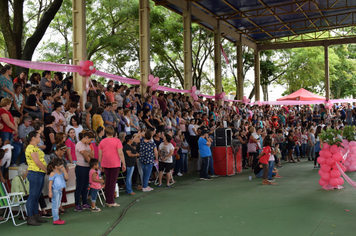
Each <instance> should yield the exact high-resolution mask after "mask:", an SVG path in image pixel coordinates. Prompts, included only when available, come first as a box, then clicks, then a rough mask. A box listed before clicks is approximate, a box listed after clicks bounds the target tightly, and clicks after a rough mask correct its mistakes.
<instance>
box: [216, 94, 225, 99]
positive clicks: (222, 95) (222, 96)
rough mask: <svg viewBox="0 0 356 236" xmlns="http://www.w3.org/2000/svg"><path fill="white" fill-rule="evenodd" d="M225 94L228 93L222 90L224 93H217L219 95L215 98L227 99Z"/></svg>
mask: <svg viewBox="0 0 356 236" xmlns="http://www.w3.org/2000/svg"><path fill="white" fill-rule="evenodd" d="M225 95H226V93H225V92H222V93H220V94H217V95H216V96H215V99H216V100H224V99H225Z"/></svg>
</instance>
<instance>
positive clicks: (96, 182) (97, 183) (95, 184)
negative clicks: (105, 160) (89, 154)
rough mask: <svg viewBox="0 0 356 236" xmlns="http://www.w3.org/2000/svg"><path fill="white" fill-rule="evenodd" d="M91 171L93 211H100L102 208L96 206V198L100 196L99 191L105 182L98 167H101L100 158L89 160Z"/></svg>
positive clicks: (90, 182)
mask: <svg viewBox="0 0 356 236" xmlns="http://www.w3.org/2000/svg"><path fill="white" fill-rule="evenodd" d="M89 165H90V171H89V184H90V193H91V194H90V195H91V211H92V212H99V211H101V210H100V208H98V207H96V206H95V203H96V198H97V196H98V191H99V190H100V189H101V184H103V183H104V180H103V179H100V177H99V173H98V171H97V169H99V161H98V159H95V158H92V159H90V161H89Z"/></svg>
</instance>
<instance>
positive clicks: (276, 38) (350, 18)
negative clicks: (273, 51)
mask: <svg viewBox="0 0 356 236" xmlns="http://www.w3.org/2000/svg"><path fill="white" fill-rule="evenodd" d="M153 1H154V2H155V4H156V5H162V6H164V7H166V8H168V9H170V10H172V11H174V12H176V13H178V14H181V15H182V14H183V8H184V4H185V3H186V1H185V0H153ZM187 1H188V2H191V4H192V21H193V22H196V23H198V24H200V25H202V26H204V27H206V28H208V29H209V30H212V31H213V30H214V22H216V21H217V20H219V22H220V26H223V27H224V28H225V30H224V29H222V32H224V35H223V36H224V37H225V38H227V39H228V40H230V41H232V42H236V38H237V37H234V36H233V33H238V34H241V35H242V36H243V37H244V39H243V40H244V43H245V44H246V45H248V41H250V42H253V44H271V43H288V42H305V41H308V40H320V39H338V38H348V37H355V35H354V34H353V29H354V27H355V21H356V0H187ZM310 33H314V34H310ZM247 40H248V41H247Z"/></svg>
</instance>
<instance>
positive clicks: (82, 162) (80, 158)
mask: <svg viewBox="0 0 356 236" xmlns="http://www.w3.org/2000/svg"><path fill="white" fill-rule="evenodd" d="M84 150H86V151H90V147H89V145H86V144H84V143H82V142H81V141H79V142H78V143H77V144H76V145H75V155H76V157H77V166H83V167H90V166H89V163H88V162H87V161H85V158H84V156H83V154H81V153H80V152H81V151H84Z"/></svg>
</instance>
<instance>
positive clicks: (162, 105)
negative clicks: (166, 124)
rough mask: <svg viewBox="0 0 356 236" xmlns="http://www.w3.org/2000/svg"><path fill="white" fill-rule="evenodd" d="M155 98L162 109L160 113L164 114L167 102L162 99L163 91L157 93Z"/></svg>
mask: <svg viewBox="0 0 356 236" xmlns="http://www.w3.org/2000/svg"><path fill="white" fill-rule="evenodd" d="M157 100H158V103H159V106H160V108H161V110H162V114H166V111H167V102H166V100H164V94H163V93H160V94H158V98H157Z"/></svg>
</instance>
